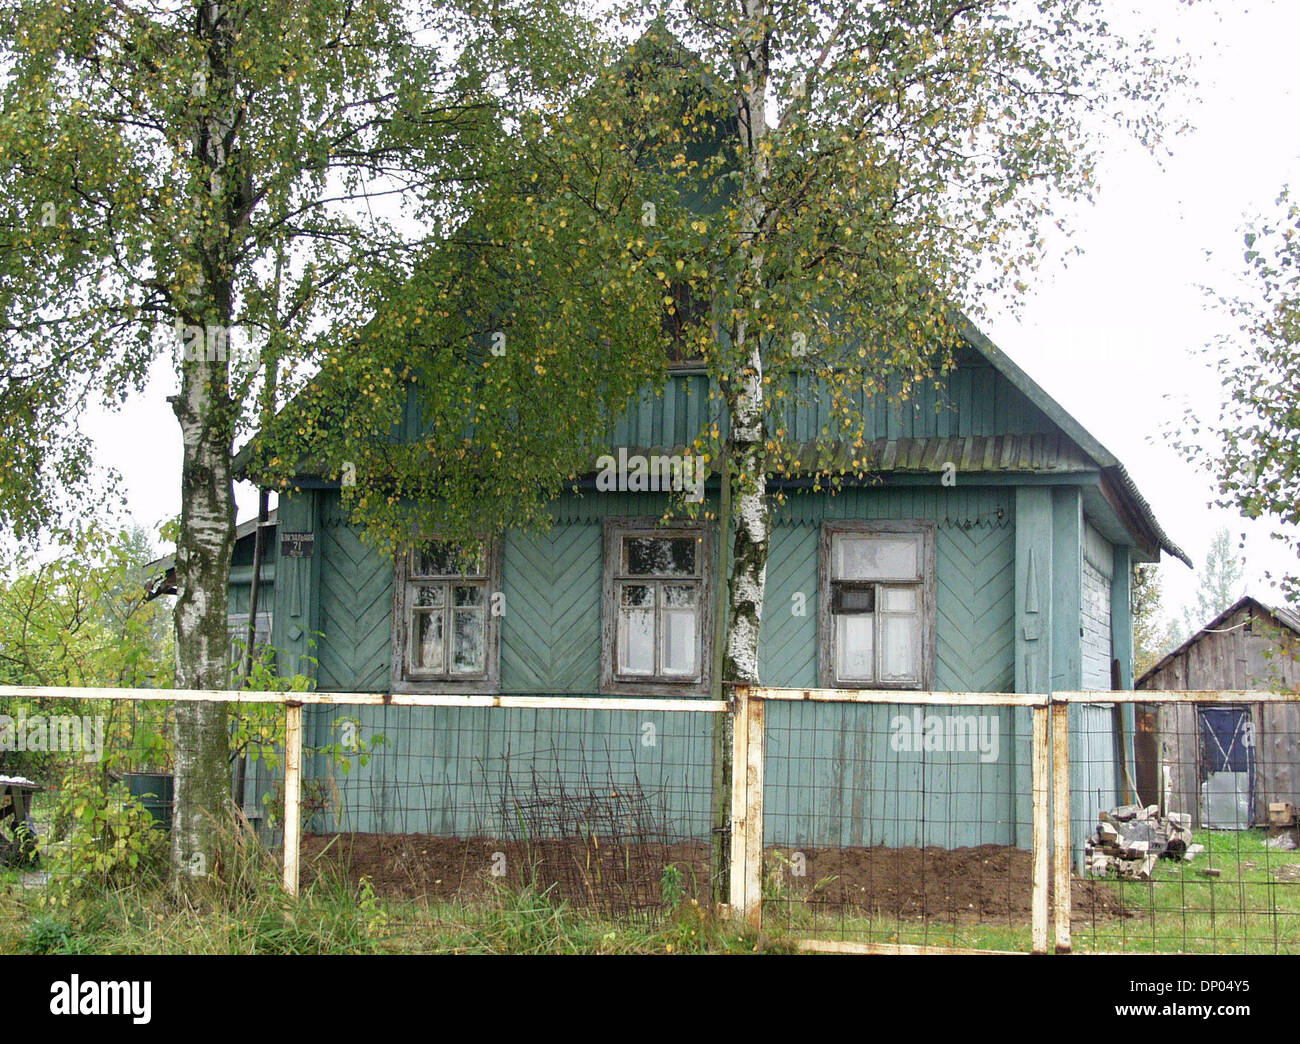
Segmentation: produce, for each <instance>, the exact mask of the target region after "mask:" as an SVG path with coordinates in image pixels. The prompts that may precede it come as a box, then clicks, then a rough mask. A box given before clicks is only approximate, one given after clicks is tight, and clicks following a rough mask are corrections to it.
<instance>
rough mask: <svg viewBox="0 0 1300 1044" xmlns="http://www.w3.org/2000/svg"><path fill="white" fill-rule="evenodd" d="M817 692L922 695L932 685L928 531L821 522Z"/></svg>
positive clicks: (920, 525) (915, 525) (901, 525)
mask: <svg viewBox="0 0 1300 1044" xmlns="http://www.w3.org/2000/svg"><path fill="white" fill-rule="evenodd" d="M821 577H822V591H821V599H820V603H819V604H820V617H821V619H820V621H819V623H820V629H821V640H820V643H819V645H820V660H821V674H822V680H823V684H825V685H828V686H832V687H842V688H856V689H869V688H880V689H928V688H929V687H930V686H931V685H932V684H933V681H932V679H933V652H932V647H933V633H934V526H933V524H931V523H925V522H828V523H826V524H825V525H824V526H823V527H822V541H821Z"/></svg>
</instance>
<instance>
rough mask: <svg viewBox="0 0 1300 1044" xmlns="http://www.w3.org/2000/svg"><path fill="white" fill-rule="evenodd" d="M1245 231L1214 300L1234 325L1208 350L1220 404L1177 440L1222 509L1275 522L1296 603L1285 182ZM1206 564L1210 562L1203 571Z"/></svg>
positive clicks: (1295, 320)
mask: <svg viewBox="0 0 1300 1044" xmlns="http://www.w3.org/2000/svg"><path fill="white" fill-rule="evenodd" d="M1243 237H1244V242H1243V280H1242V282H1241V284H1240V286H1241V289H1240V290H1239V292H1237V293H1235V294H1232V295H1226V294H1225V295H1223V296H1220V297H1218V298H1217V306H1218V307H1219V308H1221V309H1222V310H1223V311H1224V312H1225V313H1226V314H1227V316H1228V317H1229V318H1230V319H1231V320H1232V324H1233V325H1234V326H1235V327H1236V331H1235V332H1234V333H1232V334H1229V335H1227V336H1225V337H1223V338H1221V339H1220V340H1218V341H1216V342H1215V343H1214V344H1212V345H1210V346H1209V347H1208V348H1207V349H1206V351H1207V353H1208V354H1210V355H1211V358H1212V360H1213V365H1214V367H1215V369H1216V371H1217V373H1218V375H1219V377H1220V379H1221V381H1222V384H1223V389H1224V399H1223V403H1222V405H1221V407H1220V409H1219V412H1218V415H1217V416H1216V417H1214V418H1212V419H1209V418H1204V417H1198V416H1197V415H1196V413H1195V412H1189V413H1188V414H1187V416H1186V418H1185V423H1184V424H1183V426H1182V428H1181V430H1180V431H1179V432H1177V433H1176V434H1175V436H1174V439H1173V441H1174V444H1175V445H1176V446H1177V447H1178V449H1179V450H1180V451H1181V452H1182V454H1183V455H1184V456H1185V457H1186V459H1188V460H1190V461H1192V462H1194V463H1196V464H1198V465H1200V466H1201V467H1203V468H1204V469H1205V470H1206V471H1207V472H1208V473H1209V474H1210V475H1211V476H1212V477H1213V480H1214V484H1215V491H1216V494H1217V496H1216V501H1217V503H1218V505H1219V506H1220V507H1226V508H1232V509H1234V510H1236V511H1239V512H1240V513H1241V515H1242V516H1243V517H1245V518H1266V519H1269V520H1271V521H1272V522H1273V523H1274V524H1275V526H1276V528H1275V530H1274V532H1273V534H1272V535H1273V537H1274V539H1276V540H1278V541H1279V542H1281V543H1282V544H1283V545H1284V546H1285V547H1286V548H1287V549H1288V550H1289V551H1290V552H1291V553H1292V555H1293V556H1294V557H1293V565H1292V567H1291V568H1289V569H1286V570H1285V572H1284V573H1283V574H1282V575H1281V576H1277V577H1271V579H1273V580H1275V581H1276V582H1277V583H1278V585H1279V586H1280V588H1281V591H1282V594H1283V596H1284V598H1285V599H1286V600H1287V601H1288V602H1290V603H1291V604H1292V605H1295V604H1298V603H1300V536H1297V534H1298V533H1300V203H1297V202H1296V201H1295V199H1294V196H1293V193H1292V191H1291V190H1290V189H1284V190H1283V191H1282V193H1281V194H1280V195H1279V196H1278V198H1277V201H1276V203H1275V206H1274V207H1273V208H1272V210H1271V211H1270V212H1268V213H1266V214H1264V215H1262V216H1261V217H1260V218H1259V219H1258V220H1256V221H1255V222H1253V223H1252V225H1251V226H1250V227H1249V228H1248V229H1246V230H1245V232H1244V233H1243ZM1223 537H1224V534H1220V536H1219V537H1217V538H1216V541H1215V551H1216V553H1217V555H1218V557H1219V558H1220V559H1223V560H1230V559H1231V557H1232V556H1231V548H1230V546H1228V543H1227V542H1226V541H1225V540H1223ZM1221 542H1222V546H1221V547H1220V543H1221ZM1212 566H1213V562H1211V561H1207V570H1209V569H1211V568H1212ZM1220 571H1221V572H1223V573H1224V575H1225V576H1226V577H1227V578H1228V581H1229V583H1228V584H1227V586H1229V587H1231V584H1232V582H1239V581H1240V570H1239V569H1237V570H1236V571H1234V570H1233V569H1232V568H1231V565H1230V563H1229V562H1225V564H1224V566H1223V567H1222V568H1221V570H1220ZM1266 575H1267V574H1266ZM1215 597H1216V598H1217V597H1218V593H1217V592H1216V593H1215ZM1199 608H1205V607H1204V606H1202V607H1199ZM1222 608H1226V606H1223V607H1222ZM1204 623H1205V620H1202V621H1201V622H1200V623H1199V624H1197V625H1196V626H1198V627H1199V626H1204Z"/></svg>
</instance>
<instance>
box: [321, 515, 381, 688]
mask: <svg viewBox="0 0 1300 1044" xmlns="http://www.w3.org/2000/svg"><path fill="white" fill-rule="evenodd" d="M322 507H323V510H322V516H323V519H322V526H321V538H320V545H321V546H320V551H319V552H318V553H319V554H320V556H321V566H320V624H319V626H320V630H321V632H322V633H323V635H324V637H323V638H321V639H319V642H320V644H319V646H318V648H317V650H316V655H317V656H318V658H319V660H320V665H319V672H320V673H319V678H320V688H321V689H326V690H328V689H334V690H344V691H349V692H385V691H387V689H388V681H389V678H388V671H389V655H390V644H391V641H392V615H393V567H392V564H391V563H390V562H389V561H388V560H387V559H386V558H384V557H383V556H382V555H380V553H379V552H378V551H376V550H375V548H373V547H371V546H369V545H368V544H363V543H362V542H361V537H360V535H359V534H358V532H357V531H356V530H355V529H353V528H352V527H351V526H349V525H347V524H346V522H345V521H344V520H343V519H342V518H341V517H340V515H339V513H338V510H337V507H336V506H331V505H330V504H329V503H328V502H327V503H326V504H324V505H322Z"/></svg>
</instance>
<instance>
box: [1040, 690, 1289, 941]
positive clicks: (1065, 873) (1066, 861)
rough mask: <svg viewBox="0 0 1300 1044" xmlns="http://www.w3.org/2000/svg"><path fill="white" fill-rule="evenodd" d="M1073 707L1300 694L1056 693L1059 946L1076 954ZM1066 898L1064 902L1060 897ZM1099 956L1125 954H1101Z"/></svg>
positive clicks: (1235, 701)
mask: <svg viewBox="0 0 1300 1044" xmlns="http://www.w3.org/2000/svg"><path fill="white" fill-rule="evenodd" d="M1073 703H1090V704H1110V703H1155V704H1159V703H1193V704H1207V703H1209V704H1214V703H1222V704H1231V705H1239V704H1243V703H1245V704H1251V703H1259V704H1265V703H1267V704H1284V703H1300V692H1272V691H1269V690H1266V689H1265V690H1261V689H1116V690H1102V691H1093V692H1089V691H1069V692H1067V691H1059V692H1053V693H1052V694H1051V712H1052V728H1051V743H1052V797H1053V801H1052V804H1053V827H1052V834H1053V836H1052V885H1053V888H1054V890H1055V893H1056V896H1057V897H1058V898H1057V901H1056V903H1055V904H1054V910H1053V918H1052V922H1053V933H1054V944H1055V950H1056V952H1057V953H1070V952H1071V945H1072V944H1071V940H1070V903H1069V901H1068V896H1069V894H1070V892H1069V888H1070V881H1071V855H1072V851H1071V835H1070V705H1071V704H1073ZM1062 895H1064V896H1066V897H1067V900H1066V901H1065V902H1064V903H1062V902H1061V901H1060V898H1059V897H1060V896H1062ZM1092 952H1096V953H1118V952H1120V951H1107V950H1098V951H1092Z"/></svg>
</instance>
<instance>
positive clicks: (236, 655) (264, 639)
mask: <svg viewBox="0 0 1300 1044" xmlns="http://www.w3.org/2000/svg"><path fill="white" fill-rule="evenodd" d="M226 633H227V635H228V636H229V638H230V665H231V668H232V670H234V671H236V672H237V671H239V670H241V669H242V667H243V663H244V651H245V646H246V645H247V644H248V614H247V613H230V614H229V615H228V616H227V617H226ZM270 644H271V614H270V613H258V614H257V626H256V628H255V630H254V631H253V655H254V656H255V657H256V656H260V655H261V653H262V651H263V650H265V649H266V648H267V647H268V646H269V645H270Z"/></svg>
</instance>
